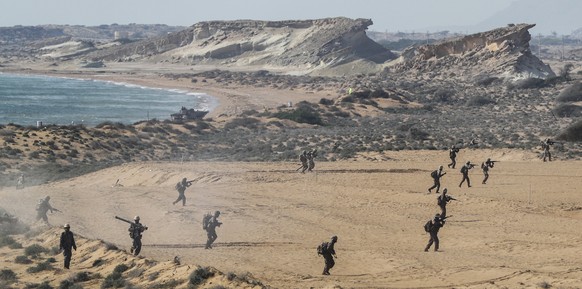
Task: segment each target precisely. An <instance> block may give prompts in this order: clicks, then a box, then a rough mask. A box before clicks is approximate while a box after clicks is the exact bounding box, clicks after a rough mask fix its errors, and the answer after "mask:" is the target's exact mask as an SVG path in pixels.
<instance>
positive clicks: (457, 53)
mask: <svg viewBox="0 0 582 289" xmlns="http://www.w3.org/2000/svg"><path fill="white" fill-rule="evenodd" d="M534 26H535V24H518V25H513V24H510V25H508V26H507V27H503V28H498V29H495V30H491V31H487V32H482V33H477V34H472V35H467V36H464V37H461V38H456V39H452V40H446V41H443V42H441V43H438V44H429V45H422V46H418V47H412V48H410V49H408V50H406V51H405V52H404V53H402V55H401V57H400V59H399V60H398V61H395V63H396V64H395V65H394V66H393V69H394V70H395V71H400V72H401V71H410V70H412V71H417V72H427V73H428V72H430V73H435V72H438V74H440V75H450V74H451V73H454V74H455V75H459V74H460V75H461V76H463V77H466V78H471V77H475V76H494V77H502V78H506V79H508V80H517V79H524V78H547V77H551V76H555V74H554V72H553V71H552V70H551V69H550V67H549V66H548V65H546V64H544V63H543V62H542V61H541V60H539V59H538V58H537V57H536V56H534V55H533V54H532V53H531V51H530V48H529V41H530V39H531V35H530V33H529V31H528V30H529V29H531V28H532V27H534Z"/></svg>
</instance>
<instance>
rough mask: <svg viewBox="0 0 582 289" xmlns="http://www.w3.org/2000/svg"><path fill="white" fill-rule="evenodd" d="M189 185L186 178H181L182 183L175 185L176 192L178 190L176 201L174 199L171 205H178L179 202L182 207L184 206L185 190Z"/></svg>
mask: <svg viewBox="0 0 582 289" xmlns="http://www.w3.org/2000/svg"><path fill="white" fill-rule="evenodd" d="M191 185H192V183H191V182H188V180H187V179H186V178H183V179H182V181H181V182H180V183H178V184H177V185H176V190H178V199H176V200H175V201H174V202H173V203H172V205H175V204H176V203H178V202H179V201H180V200H181V201H182V206H186V195H185V192H186V188H188V187H189V186H191Z"/></svg>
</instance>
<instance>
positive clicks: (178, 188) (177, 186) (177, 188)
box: [174, 182, 182, 191]
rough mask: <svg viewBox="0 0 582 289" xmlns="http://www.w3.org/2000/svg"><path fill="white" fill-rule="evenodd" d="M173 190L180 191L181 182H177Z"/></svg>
mask: <svg viewBox="0 0 582 289" xmlns="http://www.w3.org/2000/svg"><path fill="white" fill-rule="evenodd" d="M174 188H176V190H178V191H179V190H180V189H182V182H178V183H177V184H176V186H175V187H174Z"/></svg>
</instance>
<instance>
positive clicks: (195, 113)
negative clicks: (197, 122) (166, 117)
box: [170, 106, 209, 120]
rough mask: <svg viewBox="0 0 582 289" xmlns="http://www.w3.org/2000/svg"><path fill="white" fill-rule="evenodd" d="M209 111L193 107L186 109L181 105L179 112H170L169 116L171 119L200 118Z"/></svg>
mask: <svg viewBox="0 0 582 289" xmlns="http://www.w3.org/2000/svg"><path fill="white" fill-rule="evenodd" d="M208 112H209V111H207V110H196V109H193V108H190V109H187V108H185V107H183V106H182V109H180V112H178V113H172V114H170V116H171V117H172V120H185V119H202V118H203V117H204V116H205V115H206V114H208Z"/></svg>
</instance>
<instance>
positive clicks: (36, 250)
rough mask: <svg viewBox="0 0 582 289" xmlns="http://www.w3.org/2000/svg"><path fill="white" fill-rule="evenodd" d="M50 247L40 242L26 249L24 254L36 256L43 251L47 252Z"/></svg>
mask: <svg viewBox="0 0 582 289" xmlns="http://www.w3.org/2000/svg"><path fill="white" fill-rule="evenodd" d="M47 252H48V249H46V248H44V247H43V246H41V245H38V244H32V245H30V246H28V247H26V248H25V249H24V255H26V256H33V257H36V256H38V255H40V254H42V253H47Z"/></svg>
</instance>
